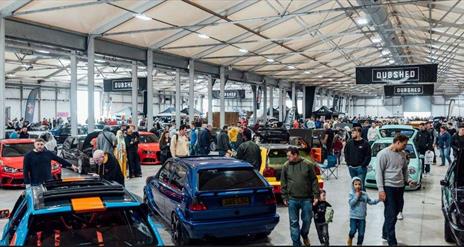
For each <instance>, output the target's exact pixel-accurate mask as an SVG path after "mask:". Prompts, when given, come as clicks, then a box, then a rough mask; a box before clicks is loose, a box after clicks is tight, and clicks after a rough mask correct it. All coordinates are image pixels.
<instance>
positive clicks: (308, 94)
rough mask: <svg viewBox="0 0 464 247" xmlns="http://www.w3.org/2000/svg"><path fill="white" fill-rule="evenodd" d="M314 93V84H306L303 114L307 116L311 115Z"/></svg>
mask: <svg viewBox="0 0 464 247" xmlns="http://www.w3.org/2000/svg"><path fill="white" fill-rule="evenodd" d="M315 94H316V87H315V86H307V87H306V89H305V101H304V102H303V104H305V108H304V109H305V116H306V117H307V118H309V117H311V116H312V115H313V105H314V98H315Z"/></svg>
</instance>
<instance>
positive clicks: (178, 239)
mask: <svg viewBox="0 0 464 247" xmlns="http://www.w3.org/2000/svg"><path fill="white" fill-rule="evenodd" d="M171 236H172V242H173V243H174V244H175V245H177V246H184V245H189V244H190V242H191V241H190V237H189V236H188V233H187V232H186V231H185V230H184V227H183V226H182V223H181V222H180V220H179V217H177V215H176V214H175V213H173V214H172V222H171Z"/></svg>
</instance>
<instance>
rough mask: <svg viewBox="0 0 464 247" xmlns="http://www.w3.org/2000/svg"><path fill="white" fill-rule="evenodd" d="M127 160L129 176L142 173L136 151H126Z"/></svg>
mask: <svg viewBox="0 0 464 247" xmlns="http://www.w3.org/2000/svg"><path fill="white" fill-rule="evenodd" d="M127 162H128V163H129V176H131V177H132V176H138V175H142V169H141V168H140V163H139V155H138V154H137V152H134V151H129V152H127Z"/></svg>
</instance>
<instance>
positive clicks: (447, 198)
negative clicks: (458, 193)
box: [442, 163, 456, 217]
mask: <svg viewBox="0 0 464 247" xmlns="http://www.w3.org/2000/svg"><path fill="white" fill-rule="evenodd" d="M455 167H456V163H454V164H453V165H451V167H450V168H449V170H448V172H447V173H446V177H445V180H446V181H448V186H444V187H443V193H442V197H443V198H442V202H443V209H444V211H445V212H446V214H448V215H447V216H448V217H449V216H450V215H449V213H450V210H449V207H450V204H451V203H452V200H453V195H452V189H453V188H454V186H455V184H454V181H455V180H454V176H455Z"/></svg>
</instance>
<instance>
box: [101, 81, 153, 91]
mask: <svg viewBox="0 0 464 247" xmlns="http://www.w3.org/2000/svg"><path fill="white" fill-rule="evenodd" d="M131 90H132V78H117V79H105V80H103V91H105V92H124V91H131ZM145 90H147V78H138V91H145Z"/></svg>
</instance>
